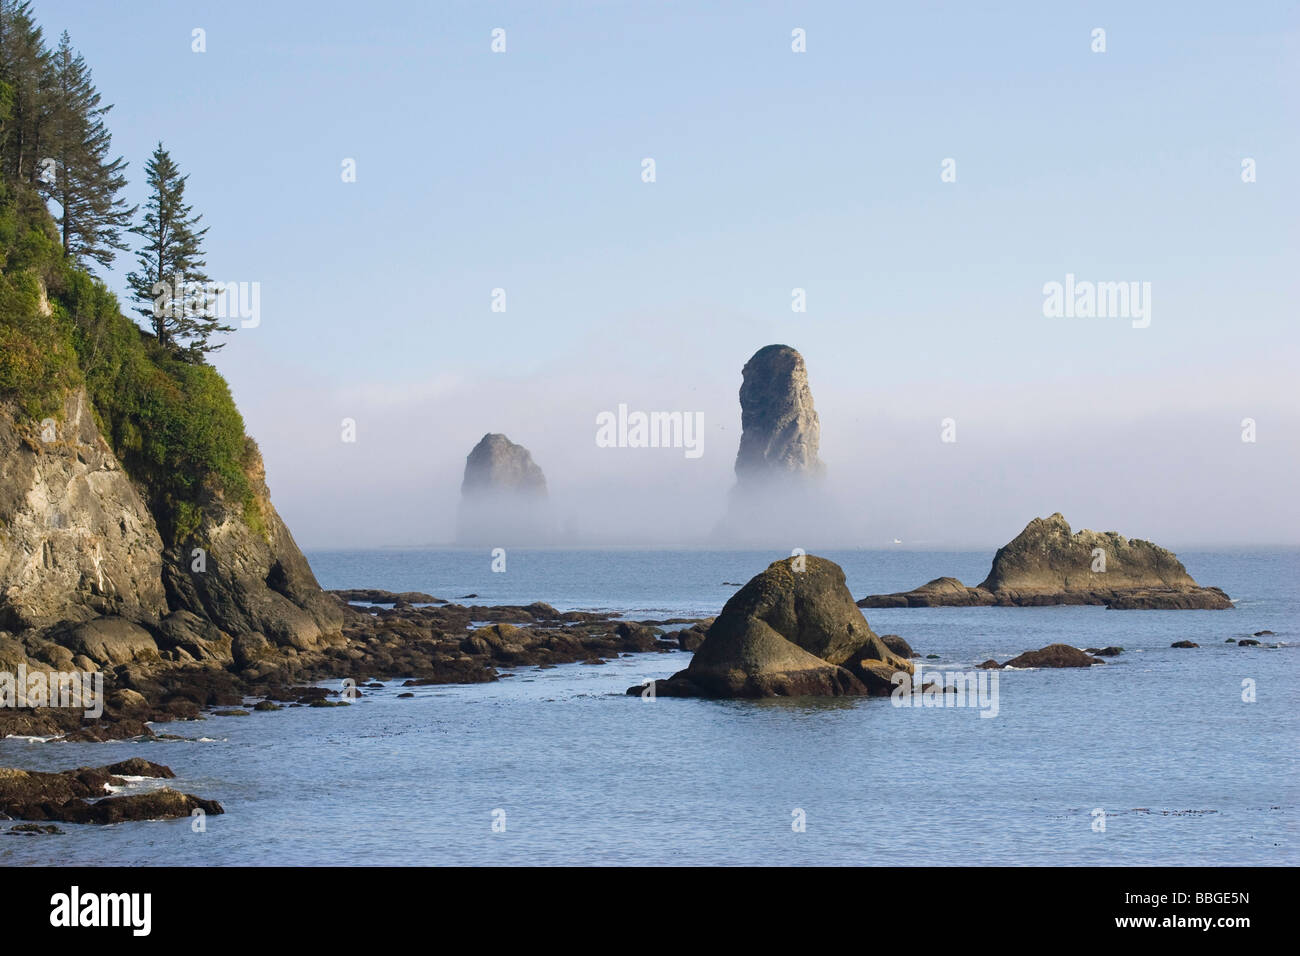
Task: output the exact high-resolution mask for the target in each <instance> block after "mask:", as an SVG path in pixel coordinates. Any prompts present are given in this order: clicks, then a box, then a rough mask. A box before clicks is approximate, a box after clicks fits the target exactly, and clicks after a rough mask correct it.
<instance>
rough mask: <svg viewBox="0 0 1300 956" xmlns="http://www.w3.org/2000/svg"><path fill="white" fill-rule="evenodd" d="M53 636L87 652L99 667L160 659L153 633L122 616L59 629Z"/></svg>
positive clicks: (72, 647)
mask: <svg viewBox="0 0 1300 956" xmlns="http://www.w3.org/2000/svg"><path fill="white" fill-rule="evenodd" d="M51 637H52V638H53V639H54V640H56V641H57V642H58V643H59V644H61V645H62V646H64V647H66V648H68V650H69V651H71V652H72V653H73V654H84V655H86V657H88V658H90V660H92V661H94V662H95V664H96V665H98V666H99V667H116V666H117V665H119V664H131V663H134V662H137V661H139V662H145V663H156V662H157V661H158V660H159V655H158V643H157V642H156V641H155V640H154V638H153V635H152V634H150V633H149V632H148V631H146V630H145V629H144V628H142V627H140V625H138V624H134V623H132V622H131V621H128V620H125V619H124V618H120V617H99V618H95V619H94V620H90V621H85V622H83V623H81V624H76V625H72V626H71V627H69V628H68V629H67V630H63V631H59V630H56V631H55V632H54V633H53V634H51Z"/></svg>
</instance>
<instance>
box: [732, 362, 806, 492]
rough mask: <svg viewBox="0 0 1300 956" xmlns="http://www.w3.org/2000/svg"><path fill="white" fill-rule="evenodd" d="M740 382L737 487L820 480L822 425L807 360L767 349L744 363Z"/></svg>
mask: <svg viewBox="0 0 1300 956" xmlns="http://www.w3.org/2000/svg"><path fill="white" fill-rule="evenodd" d="M741 377H742V379H743V381H742V382H741V386H740V427H741V435H740V450H739V451H738V452H737V453H736V481H737V487H739V488H745V487H749V486H753V485H761V484H764V483H767V482H770V481H772V480H774V479H775V480H782V479H788V478H796V479H797V478H803V477H807V476H811V475H819V474H821V472H822V470H823V467H824V466H823V465H822V463H821V460H820V459H819V458H818V457H817V449H818V446H819V445H820V444H821V423H820V421H819V420H818V418H817V410H816V409H815V408H814V407H813V398H812V390H811V389H810V388H809V387H808V369H807V367H806V366H805V365H804V360H803V356H802V355H800V354H799V353H798V352H796V351H795V350H794V349H792V348H790V346H788V345H768V346H766V347H765V348H761V349H759V350H758V351H757V352H755V353H754V356H753V358H751V359H750V360H749V361H748V362H746V363H745V367H744V369H743V370H742V371H741Z"/></svg>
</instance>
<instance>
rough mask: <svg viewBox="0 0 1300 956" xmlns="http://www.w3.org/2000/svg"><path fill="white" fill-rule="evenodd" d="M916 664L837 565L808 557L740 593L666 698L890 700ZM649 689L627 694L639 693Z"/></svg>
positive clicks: (776, 567)
mask: <svg viewBox="0 0 1300 956" xmlns="http://www.w3.org/2000/svg"><path fill="white" fill-rule="evenodd" d="M900 671H905V672H906V673H908V674H911V673H913V666H912V662H911V661H909V660H907V659H905V658H903V657H900V656H899V655H898V654H895V653H894V652H893V651H891V650H890V649H889V648H888V647H887V646H886V645H885V643H884V642H883V641H882V640H881V639H880V638H879V637H877V636H876V634H874V633H873V632H872V630H871V628H870V627H869V626H868V624H867V620H866V618H864V617H863V616H862V612H861V611H859V610H858V609H857V607H856V606H854V604H853V597H852V595H851V594H850V593H849V589H848V587H847V586H846V585H845V583H844V571H843V570H841V568H840V566H839V565H837V564H835V563H834V562H833V561H827V560H826V559H825V558H818V557H814V556H813V555H807V556H805V557H794V558H786V559H784V560H782V561H777V562H775V563H774V564H772V565H770V566H769V567H768V568H767V570H766V571H764V572H762V573H761V574H759V575H757V576H756V577H754V578H753V579H752V580H750V582H749V583H748V584H746V585H745V586H744V587H743V588H741V589H740V590H739V591H737V592H736V593H735V594H734V595H733V596H732V598H731V600H730V601H728V602H727V604H726V606H725V607H724V608H723V609H722V613H721V614H720V615H718V618H717V620H715V621H714V622H713V624H712V626H711V627H709V630H708V633H707V634H706V635H705V638H704V643H703V644H701V645H700V647H699V649H698V650H697V651H696V652H695V656H694V658H692V659H691V663H690V665H689V666H688V667H687V668H686V669H685V670H683V671H679V672H678V673H676V674H674V675H673V676H672V677H670V678H668V679H667V680H661V681H656V682H655V693H656V694H657V695H659V696H664V697H793V696H800V695H818V696H837V695H850V694H876V695H885V694H888V693H890V691H891V690H892V689H893V686H894V685H893V683H892V681H891V679H892V677H893V675H894V674H895V673H897V672H900ZM645 690H646V688H645V687H644V686H640V685H639V686H636V687H630V688H628V693H629V694H640V693H643V692H644V691H645Z"/></svg>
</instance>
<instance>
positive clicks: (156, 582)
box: [0, 389, 343, 670]
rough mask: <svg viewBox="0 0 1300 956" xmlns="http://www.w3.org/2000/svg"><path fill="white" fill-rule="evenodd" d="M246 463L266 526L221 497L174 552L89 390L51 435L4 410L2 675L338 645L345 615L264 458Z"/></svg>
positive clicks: (0, 415) (48, 428) (50, 426)
mask: <svg viewBox="0 0 1300 956" xmlns="http://www.w3.org/2000/svg"><path fill="white" fill-rule="evenodd" d="M248 460H249V461H250V462H251V464H250V466H249V474H248V478H249V482H250V484H251V485H252V488H253V500H254V505H255V508H254V514H255V515H256V520H255V521H254V522H253V524H257V525H260V526H262V527H257V528H254V527H252V526H250V522H249V520H248V519H247V518H246V512H245V508H244V505H243V503H240V504H239V505H238V506H233V505H228V504H227V503H226V502H224V501H223V500H222V499H221V497H220V496H219V495H218V494H216V493H212V494H210V495H209V497H208V500H207V501H206V502H205V503H204V515H205V517H204V519H203V521H202V522H201V523H200V525H199V527H198V529H197V530H196V531H195V532H194V533H193V534H192V535H191V536H189V537H188V538H187V540H186V541H184V542H183V543H179V544H177V545H175V546H173V547H170V548H166V549H164V544H163V539H162V537H161V535H160V534H159V531H158V522H157V521H156V519H155V516H154V515H153V514H152V513H151V512H150V510H149V508H148V507H147V506H146V504H145V500H146V497H147V496H146V495H143V494H141V489H139V488H137V487H136V485H135V483H133V482H132V480H131V479H130V478H129V477H128V476H127V474H126V472H125V471H124V470H123V469H122V467H121V465H120V464H119V462H118V460H117V458H116V456H115V455H114V454H113V452H112V450H111V449H110V448H109V446H108V444H107V442H106V441H105V440H104V438H103V437H102V436H101V434H100V432H99V429H98V427H97V425H96V423H95V419H94V415H93V414H92V412H91V408H90V402H89V400H88V399H87V396H86V393H85V392H84V390H80V389H78V390H76V391H74V392H72V393H70V394H69V395H68V397H67V401H66V402H65V405H64V415H63V420H62V421H57V422H56V421H53V420H51V421H48V422H46V423H45V425H44V426H43V425H42V424H41V423H39V422H32V421H31V420H29V419H27V418H26V417H25V416H23V415H22V414H21V413H18V412H17V411H16V410H15V408H14V407H13V406H3V407H0V664H6V665H8V669H11V670H12V669H13V667H15V666H16V665H17V664H18V663H27V664H28V665H29V666H30V667H32V668H39V667H43V666H49V667H57V668H60V669H72V668H74V667H75V668H78V669H83V670H91V669H98V668H101V667H113V666H117V665H121V664H126V663H138V662H146V663H154V664H166V663H168V662H174V663H177V664H183V663H188V662H193V661H210V662H215V663H218V664H230V663H236V658H237V657H238V650H239V648H240V647H241V646H246V645H248V644H250V643H251V644H254V645H258V646H260V645H265V646H266V647H267V649H268V651H269V649H270V648H272V647H276V646H278V647H292V648H295V649H297V650H309V649H314V648H316V647H317V646H319V645H320V644H321V642H322V641H323V640H325V639H327V638H328V637H329V636H330V635H337V634H338V633H339V631H340V629H341V626H342V623H343V609H342V608H341V607H340V605H339V604H338V602H337V601H335V600H334V599H333V598H331V597H329V596H328V595H326V594H325V593H324V592H322V591H321V590H320V587H319V585H318V584H317V582H316V579H315V577H314V575H313V574H312V572H311V568H310V567H309V566H308V564H307V560H306V558H304V557H303V555H302V552H301V551H300V550H299V549H298V546H297V545H296V544H295V543H294V541H293V537H292V536H291V535H290V534H289V531H288V529H287V528H286V527H285V526H284V523H283V522H282V521H281V520H280V517H279V515H278V514H276V512H275V509H274V507H273V506H272V505H271V501H270V495H269V492H268V490H267V488H266V483H265V479H264V475H263V472H262V464H261V456H260V454H258V453H257V452H256V449H255V447H254V448H250V449H249V455H248ZM196 549H197V551H196Z"/></svg>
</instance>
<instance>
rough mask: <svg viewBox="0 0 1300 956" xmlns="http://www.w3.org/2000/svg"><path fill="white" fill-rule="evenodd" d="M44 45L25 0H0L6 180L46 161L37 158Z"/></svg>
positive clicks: (33, 171) (44, 115)
mask: <svg viewBox="0 0 1300 956" xmlns="http://www.w3.org/2000/svg"><path fill="white" fill-rule="evenodd" d="M49 58H50V54H49V51H48V50H46V48H45V39H44V36H43V35H42V33H41V28H40V27H39V26H37V25H36V21H35V20H34V19H33V17H32V11H31V4H30V3H29V2H28V0H0V82H2V83H4V84H5V85H6V86H7V87H8V94H7V95H8V107H9V109H8V115H7V116H6V117H5V121H4V127H3V129H0V165H2V166H3V169H4V173H5V175H6V176H7V177H9V178H10V179H12V180H15V181H18V182H22V183H27V184H33V183H36V182H37V180H38V177H39V176H40V175H41V174H42V172H43V171H44V170H45V169H48V168H49V167H48V166H45V167H43V166H42V165H41V163H40V160H41V159H42V158H43V157H42V156H41V153H40V151H41V140H42V134H43V133H44V130H45V126H46V122H47V120H48V117H49V102H48V95H47V91H46V90H45V89H44V86H43V80H44V78H45V77H46V76H47V75H48V74H47V70H48V67H49Z"/></svg>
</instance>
